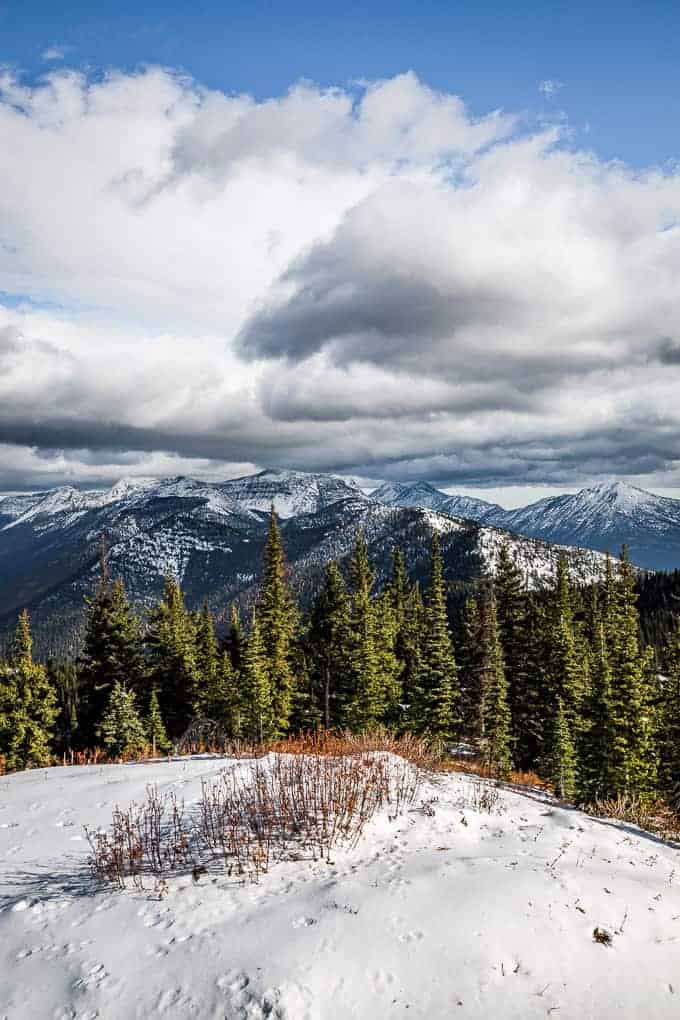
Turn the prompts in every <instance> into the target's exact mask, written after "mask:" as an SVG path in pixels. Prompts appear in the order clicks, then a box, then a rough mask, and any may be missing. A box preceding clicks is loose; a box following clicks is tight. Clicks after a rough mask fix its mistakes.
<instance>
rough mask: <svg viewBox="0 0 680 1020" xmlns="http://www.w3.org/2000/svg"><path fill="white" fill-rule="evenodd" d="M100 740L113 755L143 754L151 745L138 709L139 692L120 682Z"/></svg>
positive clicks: (110, 754)
mask: <svg viewBox="0 0 680 1020" xmlns="http://www.w3.org/2000/svg"><path fill="white" fill-rule="evenodd" d="M99 739H100V740H101V743H102V745H103V747H104V748H105V750H106V751H107V753H108V754H109V756H110V757H111V758H127V757H132V756H134V755H137V754H142V753H143V752H144V751H145V750H146V747H147V735H146V732H145V730H144V724H143V723H142V720H141V719H140V717H139V713H138V712H137V706H136V704H135V695H134V693H133V692H132V691H129V690H127V688H126V687H125V686H124V685H123V684H122V683H120V682H119V681H116V683H115V684H114V685H113V687H112V689H111V693H110V695H109V701H108V704H107V706H106V710H105V712H104V715H103V718H102V721H101V725H100V727H99Z"/></svg>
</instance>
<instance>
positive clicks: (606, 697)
mask: <svg viewBox="0 0 680 1020" xmlns="http://www.w3.org/2000/svg"><path fill="white" fill-rule="evenodd" d="M592 610H593V617H592V619H591V626H592V628H593V632H594V636H593V642H592V653H591V663H590V670H589V674H590V685H589V690H588V694H587V697H586V700H585V703H584V712H583V725H582V728H581V735H580V740H579V776H578V795H579V800H580V801H582V802H584V803H591V802H593V801H595V800H598V799H600V798H604V797H607V796H609V794H610V793H611V791H612V789H613V786H614V783H613V777H612V769H613V762H614V754H615V741H616V728H615V725H614V717H613V698H612V672H611V667H610V665H609V656H608V653H607V646H606V639H605V631H604V624H603V623H602V620H601V619H600V620H598V618H597V617H598V615H599V612H598V610H597V607H596V606H595V605H593V607H592Z"/></svg>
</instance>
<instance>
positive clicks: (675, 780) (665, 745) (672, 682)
mask: <svg viewBox="0 0 680 1020" xmlns="http://www.w3.org/2000/svg"><path fill="white" fill-rule="evenodd" d="M666 662H667V669H666V675H665V677H664V682H663V690H662V708H661V720H660V727H659V729H660V739H659V749H660V755H661V768H660V778H661V788H662V790H663V792H664V794H665V795H666V796H667V797H668V798H669V800H670V802H671V804H672V806H673V807H674V808H676V809H680V618H676V620H675V628H674V630H673V632H672V633H671V635H670V637H669V639H668V643H667V648H666Z"/></svg>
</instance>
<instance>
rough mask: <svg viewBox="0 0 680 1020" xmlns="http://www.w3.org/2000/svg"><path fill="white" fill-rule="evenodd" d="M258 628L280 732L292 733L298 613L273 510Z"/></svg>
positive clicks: (274, 716) (277, 729) (268, 536)
mask: <svg viewBox="0 0 680 1020" xmlns="http://www.w3.org/2000/svg"><path fill="white" fill-rule="evenodd" d="M257 616H258V627H259V629H260V633H261V637H262V643H263V645H264V649H265V655H266V661H267V670H268V676H269V687H270V691H271V697H272V710H273V718H274V725H275V728H276V732H277V733H278V734H279V735H283V734H285V733H287V732H288V729H289V726H290V717H291V712H292V709H293V700H294V689H295V673H294V668H293V662H294V653H295V650H294V641H295V637H296V633H297V628H298V620H297V610H296V607H295V603H294V601H293V597H292V595H291V593H290V590H289V587H288V582H287V579H286V563H285V559H284V556H283V548H282V545H281V534H280V532H279V527H278V524H277V521H276V514H275V512H274V507H273V506H272V510H271V516H270V519H269V532H268V534H267V541H266V544H265V549H264V571H263V579H262V587H261V590H260V597H259V600H258V606H257Z"/></svg>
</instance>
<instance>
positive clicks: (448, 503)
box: [371, 482, 503, 521]
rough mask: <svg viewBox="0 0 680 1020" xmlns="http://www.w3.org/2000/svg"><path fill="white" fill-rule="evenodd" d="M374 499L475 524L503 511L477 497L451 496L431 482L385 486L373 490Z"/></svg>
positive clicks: (387, 484)
mask: <svg viewBox="0 0 680 1020" xmlns="http://www.w3.org/2000/svg"><path fill="white" fill-rule="evenodd" d="M371 498H372V499H377V500H379V501H380V502H381V503H386V504H387V505H388V506H411V507H414V506H423V507H428V508H429V509H430V510H440V511H441V512H442V513H447V514H453V515H454V516H455V517H469V518H470V520H472V521H486V520H490V519H491V517H492V516H493V515H495V514H496V513H498V512H499V511H500V512H501V513H502V510H503V508H502V507H500V506H498V504H497V503H487V502H486V500H483V499H475V497H474V496H457V495H454V496H450V495H449V494H448V493H446V492H442V491H441V490H440V489H435V487H434V485H430V483H429V482H385V483H384V484H383V485H380V486H379V487H378V488H377V489H374V490H373V492H372V493H371Z"/></svg>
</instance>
